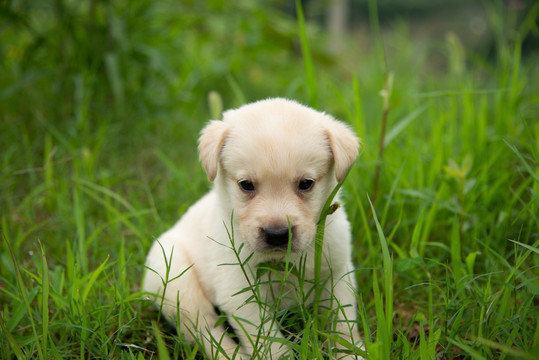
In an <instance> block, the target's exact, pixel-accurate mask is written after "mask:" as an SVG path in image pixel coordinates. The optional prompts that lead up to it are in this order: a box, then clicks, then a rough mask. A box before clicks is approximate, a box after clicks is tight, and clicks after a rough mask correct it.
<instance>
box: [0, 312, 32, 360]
mask: <svg viewBox="0 0 539 360" xmlns="http://www.w3.org/2000/svg"><path fill="white" fill-rule="evenodd" d="M0 329H2V334H3V335H4V336H5V337H6V340H7V342H8V344H9V345H10V346H11V349H12V350H13V352H14V353H15V356H16V357H17V359H26V356H25V355H24V353H23V352H22V349H21V347H20V346H19V343H18V342H17V340H16V339H15V338H14V337H13V335H12V334H11V332H10V331H9V329H8V328H7V327H6V323H5V320H4V313H3V312H2V311H0ZM6 352H7V350H6Z"/></svg>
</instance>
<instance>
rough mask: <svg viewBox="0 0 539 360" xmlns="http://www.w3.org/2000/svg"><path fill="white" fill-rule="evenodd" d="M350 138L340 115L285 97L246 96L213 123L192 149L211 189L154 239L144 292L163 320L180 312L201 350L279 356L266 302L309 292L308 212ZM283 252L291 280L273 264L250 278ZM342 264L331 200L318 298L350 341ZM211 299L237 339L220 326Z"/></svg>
mask: <svg viewBox="0 0 539 360" xmlns="http://www.w3.org/2000/svg"><path fill="white" fill-rule="evenodd" d="M358 148H359V140H358V138H357V137H356V136H355V135H354V133H353V132H352V131H351V130H350V129H349V128H348V127H347V126H346V125H344V124H343V123H341V122H338V121H336V120H335V119H333V118H332V117H331V116H329V115H326V114H324V113H321V112H318V111H315V110H313V109H310V108H308V107H305V106H303V105H300V104H298V103H296V102H293V101H290V100H285V99H278V98H277V99H269V100H264V101H259V102H255V103H252V104H248V105H245V106H242V107H240V108H238V109H235V110H229V111H226V112H225V113H224V114H223V120H222V121H211V122H210V123H209V124H208V125H207V126H206V127H205V128H204V130H203V131H202V133H201V136H200V139H199V152H200V160H201V162H202V165H203V167H204V169H205V170H206V173H207V175H208V178H209V180H210V181H213V182H214V186H213V189H212V190H211V191H210V192H209V193H208V194H207V195H206V196H204V197H203V198H202V199H200V200H199V201H198V202H197V203H196V204H195V205H193V206H192V207H191V208H190V209H189V210H188V211H187V212H186V213H185V215H184V216H183V217H182V218H181V220H180V221H179V222H178V223H177V224H176V225H174V227H173V228H172V229H170V230H168V231H167V232H166V233H164V234H163V235H162V236H161V237H160V238H159V239H158V240H157V241H156V242H155V243H154V244H153V246H152V248H151V250H150V253H149V254H148V258H147V260H146V266H147V268H148V270H147V271H146V274H145V280H144V291H146V292H148V293H151V294H155V295H156V298H155V302H156V304H158V305H159V306H160V305H161V303H162V311H163V313H164V314H165V315H166V317H167V319H168V320H169V321H171V322H172V323H176V321H177V320H179V323H180V331H181V332H182V333H183V334H184V335H185V336H186V337H187V338H188V339H191V340H193V339H194V338H195V337H196V338H197V339H198V340H199V341H201V342H202V343H203V346H204V350H205V352H206V355H207V356H211V357H214V356H215V355H217V356H219V357H220V358H226V356H228V357H229V358H234V357H236V358H239V357H242V358H250V357H251V356H252V355H253V353H256V354H263V355H262V357H263V358H268V359H270V358H273V359H277V358H278V357H279V356H281V355H286V354H287V353H288V350H287V349H288V347H287V345H286V343H285V338H284V337H283V335H282V333H281V331H280V329H279V326H278V323H276V321H277V320H276V319H275V311H276V310H277V308H285V307H289V306H291V305H294V304H297V303H298V302H307V301H312V300H313V296H314V295H313V294H314V291H310V290H311V289H310V288H311V287H312V286H313V282H312V279H313V278H314V276H315V274H314V255H315V254H314V248H315V246H314V245H315V244H314V239H315V233H316V225H317V221H318V219H319V216H320V212H321V210H322V207H323V206H324V203H325V202H326V199H327V198H328V197H329V195H330V193H331V192H332V190H333V189H334V187H335V186H336V184H337V183H338V182H341V181H342V180H343V179H344V177H345V175H346V173H347V172H348V169H349V168H350V166H351V164H352V163H353V162H354V160H355V159H356V157H357V155H358ZM289 229H290V232H291V233H289ZM287 252H288V255H287ZM287 256H288V258H289V262H290V263H291V264H294V265H295V266H296V267H297V268H301V269H302V270H301V272H302V278H303V280H304V281H302V282H301V284H302V285H301V287H300V285H299V284H298V279H297V278H295V277H294V276H293V275H290V276H289V277H288V278H287V280H286V281H284V282H278V281H274V282H271V281H268V280H269V277H270V275H268V274H270V273H271V271H270V272H266V273H265V274H264V275H262V276H257V271H256V268H257V265H259V264H261V263H267V262H272V261H285V259H286V258H287ZM240 261H241V263H242V264H243V266H240V265H239V262H240ZM352 271H353V266H352V262H351V249H350V224H349V223H348V220H347V218H346V214H345V211H344V209H343V208H342V207H341V208H340V209H338V210H337V211H336V212H335V213H333V214H332V215H330V216H329V217H328V218H327V225H326V229H325V236H324V242H323V258H322V271H321V274H322V280H323V281H324V283H325V284H326V288H329V287H332V288H330V289H327V293H326V294H325V295H323V298H324V299H328V298H329V297H328V296H327V295H328V294H331V293H332V294H333V296H334V298H333V299H334V302H333V305H329V304H330V303H329V301H327V304H328V306H333V307H334V308H337V305H335V304H338V305H339V306H340V309H341V310H340V312H339V315H338V318H339V321H337V323H336V325H335V330H336V331H337V332H338V333H340V334H341V336H342V337H343V338H345V339H346V340H348V341H350V342H352V343H356V344H360V341H361V340H360V337H359V333H358V330H357V328H358V325H357V324H356V314H357V310H356V306H357V303H356V297H355V280H354V275H353V273H352ZM282 276H285V275H282ZM330 277H331V279H329V278H330ZM276 278H278V276H276V275H275V273H273V275H272V279H276ZM328 280H329V281H328ZM261 304H266V305H261ZM216 308H218V309H219V310H220V311H221V312H223V313H224V314H226V315H227V317H228V318H227V319H228V322H229V324H230V325H231V326H232V327H233V329H234V332H235V333H236V335H237V337H238V339H239V343H240V345H237V344H236V342H235V341H234V340H232V339H231V338H230V337H228V336H226V335H225V333H226V329H225V326H224V325H223V324H222V322H218V314H217V312H216ZM178 310H179V312H178ZM218 344H219V345H218ZM225 354H226V356H225ZM342 356H343V357H346V356H345V355H344V354H343V355H342ZM349 358H355V357H351V356H350V357H349Z"/></svg>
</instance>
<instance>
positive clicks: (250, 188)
mask: <svg viewBox="0 0 539 360" xmlns="http://www.w3.org/2000/svg"><path fill="white" fill-rule="evenodd" d="M358 150H359V140H358V138H357V137H356V136H355V134H354V133H353V132H352V131H351V130H350V129H349V128H348V127H347V126H346V125H344V124H343V123H341V122H338V121H336V120H335V119H333V118H332V117H331V116H329V115H326V114H324V113H321V112H318V111H315V110H313V109H310V108H308V107H305V106H303V105H300V104H298V103H296V102H293V101H290V100H285V99H269V100H264V101H259V102H256V103H252V104H249V105H245V106H242V107H240V108H239V109H236V110H229V111H226V112H225V113H224V114H223V120H222V121H211V122H210V123H209V124H208V125H207V126H206V127H205V128H204V129H203V131H202V134H201V136H200V139H199V152H200V159H201V162H202V165H203V167H204V169H205V170H206V173H207V175H208V178H209V180H210V181H214V180H215V183H216V184H215V186H216V190H217V191H218V193H219V196H220V197H221V199H220V200H221V204H222V206H223V207H229V208H230V209H233V210H234V222H235V229H236V233H235V237H236V239H238V235H239V238H240V241H243V242H244V243H245V245H246V246H247V247H248V248H249V249H251V250H252V251H256V252H262V253H268V254H272V253H273V254H275V253H282V252H283V251H286V249H287V246H288V241H289V238H291V239H292V242H291V244H290V245H291V249H292V251H301V250H303V249H305V248H306V247H307V246H308V245H309V244H311V242H312V240H313V239H314V237H315V234H316V223H317V221H318V217H319V215H320V212H321V210H322V207H323V205H324V203H325V201H326V199H327V198H328V196H329V194H330V193H331V191H332V190H333V188H334V186H335V185H336V184H337V182H341V181H342V180H343V179H344V177H345V176H346V173H347V172H348V169H349V168H350V166H351V165H352V163H353V161H354V160H355V158H356V157H357V155H358ZM289 229H291V230H292V234H289ZM290 235H291V236H290Z"/></svg>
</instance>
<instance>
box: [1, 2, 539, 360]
mask: <svg viewBox="0 0 539 360" xmlns="http://www.w3.org/2000/svg"><path fill="white" fill-rule="evenodd" d="M180 3H181V4H180ZM484 5H485V7H486V8H487V10H488V14H489V17H488V20H489V23H488V32H489V34H491V35H492V39H493V47H492V50H491V51H490V52H489V53H486V52H474V51H472V50H470V49H468V48H466V47H465V46H464V45H463V44H462V42H461V40H459V38H458V37H457V36H455V35H448V36H447V37H446V38H445V39H443V38H437V39H429V40H425V41H422V42H419V43H418V42H417V41H413V40H412V36H411V35H410V33H411V32H410V30H409V27H408V25H407V24H406V23H404V22H401V23H399V24H397V25H396V26H395V28H394V30H393V31H383V33H379V32H378V31H377V30H376V29H379V28H380V26H382V27H383V25H380V24H379V23H378V21H377V19H375V18H372V19H371V23H372V28H373V29H375V31H374V34H372V36H371V38H372V39H374V40H373V41H374V43H373V44H372V46H371V49H372V50H371V51H367V50H368V49H365V48H358V47H357V46H356V45H355V44H354V42H353V40H352V39H351V38H350V39H344V41H345V42H346V46H345V48H346V52H342V53H338V54H335V53H331V52H329V51H327V50H326V49H327V46H326V45H327V39H326V37H325V35H324V33H323V31H322V29H320V28H319V27H318V26H317V25H316V24H314V23H313V22H312V21H311V20H310V19H309V18H308V17H306V18H305V21H302V20H301V18H300V21H299V22H296V20H295V19H293V18H292V17H290V16H288V15H285V14H282V13H280V12H279V11H277V10H275V9H273V8H271V7H266V6H264V5H261V4H259V3H257V2H254V1H241V2H233V4H232V2H231V3H221V2H220V1H207V2H177V1H169V0H164V1H160V2H155V1H151V0H140V1H136V2H129V6H128V5H127V4H124V3H123V2H90V1H79V2H74V1H67V0H65V1H44V2H33V1H18V2H6V1H4V2H0V18H1V19H2V27H1V29H2V30H1V32H0V54H1V62H0V74H1V75H0V114H1V117H2V118H1V121H0V144H1V145H0V161H1V172H0V179H1V180H0V181H1V183H0V209H1V211H0V220H1V225H0V226H1V232H2V234H1V236H2V239H1V240H0V332H1V336H0V357H1V358H2V359H11V358H39V359H49V358H82V357H85V358H136V359H142V358H148V359H149V358H162V359H167V358H184V359H192V358H196V357H197V356H199V355H197V347H196V345H195V346H192V345H189V344H187V343H186V342H185V341H183V340H182V338H181V337H180V336H177V335H175V334H174V332H173V331H171V329H170V328H167V325H166V324H165V323H163V322H158V321H157V320H158V315H157V313H156V312H155V311H153V310H152V309H151V308H150V307H149V306H148V304H147V303H145V302H144V301H142V294H141V293H140V282H141V279H142V273H143V270H144V269H143V263H144V259H145V255H146V252H147V251H148V249H149V247H150V244H151V243H152V241H153V240H154V239H155V238H156V237H157V236H159V234H160V233H162V232H163V231H164V230H166V229H167V228H168V227H170V226H171V225H172V224H173V223H174V222H175V221H176V220H177V219H178V218H179V216H180V215H181V214H182V213H183V212H184V211H185V210H186V208H187V207H188V206H189V205H190V204H192V203H193V202H194V201H195V200H196V199H197V198H198V197H200V196H201V195H202V194H203V193H204V192H205V191H206V189H207V188H208V186H209V185H208V183H207V180H206V176H205V174H204V172H203V171H202V169H201V167H200V165H199V164H198V161H197V154H196V139H197V137H198V131H199V130H200V129H201V128H202V127H203V126H204V124H205V122H206V121H207V120H208V119H210V118H212V117H216V116H217V114H219V113H220V112H221V106H222V108H225V109H226V108H231V107H236V106H238V105H241V104H242V103H243V102H245V101H253V100H257V99H260V98H265V97H270V96H285V97H291V98H294V99H297V100H299V101H301V102H303V103H305V104H307V105H311V106H316V107H317V108H318V109H321V110H324V111H327V112H328V113H331V114H334V115H335V116H336V117H338V118H340V119H342V120H344V121H347V122H348V123H350V124H351V125H352V126H353V127H354V128H355V129H356V131H357V132H358V134H359V135H360V136H361V137H362V140H363V145H364V151H363V153H362V155H361V157H360V159H359V161H358V162H357V163H356V164H355V166H354V168H353V169H352V170H351V171H350V173H349V175H348V177H347V180H346V182H345V184H344V186H343V188H344V190H345V194H344V195H345V196H344V197H345V200H346V208H347V210H348V213H349V218H350V220H351V222H352V227H353V246H354V261H355V263H356V265H357V272H356V275H357V279H358V284H359V291H358V302H359V310H360V319H358V321H359V324H360V327H361V328H362V329H364V333H365V336H366V343H367V349H368V353H369V358H370V359H399V358H401V359H433V358H435V356H438V357H440V358H470V359H493V358H497V359H513V358H520V359H535V358H537V356H538V355H539V325H538V322H537V319H538V318H539V308H538V304H537V296H538V295H539V280H538V274H539V271H538V265H539V256H538V251H539V195H538V194H539V166H538V162H539V122H538V121H537V120H538V116H539V105H538V104H539V96H538V93H539V91H538V90H539V88H538V86H537V84H538V83H539V72H538V68H537V66H536V64H537V59H538V56H539V54H538V52H537V49H534V48H533V47H532V48H531V49H530V47H529V46H526V45H525V44H526V42H525V40H526V41H529V39H530V38H531V39H535V42H536V41H537V35H536V26H535V24H536V22H537V19H538V13H539V6H538V5H537V4H535V5H533V4H531V3H530V4H529V6H528V9H527V10H526V11H521V12H520V13H511V12H509V13H508V12H507V11H506V10H505V9H503V8H502V2H501V1H499V2H495V3H494V5H490V4H487V3H485V4H484ZM369 6H370V11H369V12H370V14H371V15H372V16H373V17H375V16H377V15H376V14H378V11H377V9H376V7H375V6H376V3H375V2H374V1H370V2H369ZM504 14H505V15H504ZM507 14H508V15H507ZM307 42H308V43H307ZM433 56H435V57H436V59H437V62H436V63H434V62H430V61H429V59H430V58H431V57H433ZM382 89H384V90H385V91H384V93H383V96H380V91H381V90H382ZM210 93H211V94H212V95H211V96H210ZM216 94H217V95H216ZM209 96H210V98H211V99H212V100H211V101H210V103H211V104H212V105H211V106H210V105H209V104H208V97H209ZM219 101H221V102H222V105H221V104H220V103H219ZM383 128H385V131H382V129H383ZM377 173H378V174H379V175H376V174H377ZM295 310H297V311H295V312H291V313H286V314H285V318H287V319H288V320H287V319H285V320H283V321H285V322H286V321H289V322H290V323H292V324H294V323H298V324H300V325H301V326H296V329H295V331H296V332H297V333H298V334H299V335H302V337H300V338H299V339H297V342H296V344H295V345H294V349H295V351H296V352H297V354H298V358H302V359H308V358H320V357H321V356H322V354H325V353H326V352H327V351H328V350H327V348H324V341H325V340H326V339H327V337H328V336H329V338H330V339H332V340H334V339H333V338H331V335H328V334H326V333H325V331H324V328H323V327H321V325H320V324H319V322H318V320H316V317H314V318H313V316H312V314H310V313H309V312H308V311H305V309H302V308H301V307H300V308H299V309H295ZM310 339H316V341H312V342H311V341H310Z"/></svg>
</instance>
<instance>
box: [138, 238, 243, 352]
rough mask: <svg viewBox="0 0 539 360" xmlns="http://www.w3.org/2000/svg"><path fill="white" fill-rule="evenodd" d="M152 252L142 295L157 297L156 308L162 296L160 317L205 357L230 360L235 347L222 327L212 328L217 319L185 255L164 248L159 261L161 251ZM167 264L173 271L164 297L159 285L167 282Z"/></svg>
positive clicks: (194, 270) (181, 252) (158, 248)
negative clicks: (176, 326) (198, 345)
mask: <svg viewBox="0 0 539 360" xmlns="http://www.w3.org/2000/svg"><path fill="white" fill-rule="evenodd" d="M155 248H156V249H157V250H155V249H152V251H153V250H155V251H153V256H150V257H149V261H148V265H147V266H148V267H149V268H151V269H153V271H147V273H146V279H145V285H144V289H145V291H147V292H149V293H153V294H156V296H157V298H156V299H155V303H156V305H157V306H160V304H161V303H160V302H161V300H160V295H162V296H163V300H162V301H163V304H162V312H163V314H164V315H165V317H166V319H167V320H168V321H169V322H170V323H172V324H177V323H179V325H180V326H179V331H180V332H181V333H182V334H183V335H184V336H185V338H186V339H187V340H188V341H194V340H198V341H200V342H201V344H202V346H203V348H204V351H205V352H206V354H207V355H208V356H210V357H212V358H213V357H214V356H213V355H214V354H216V353H217V352H219V356H218V357H219V358H222V359H225V358H226V357H225V356H224V354H223V353H225V354H227V355H228V357H229V358H232V357H233V354H234V351H235V349H236V347H237V344H236V343H235V342H234V341H233V340H232V339H231V338H230V337H228V336H226V329H225V328H224V326H223V325H219V326H215V325H216V323H217V322H218V319H219V316H218V314H217V313H216V312H215V310H214V306H213V303H212V302H211V301H210V299H208V297H207V295H206V293H205V292H204V289H203V288H202V286H201V284H200V281H199V277H198V275H197V273H196V269H195V268H194V267H192V266H191V264H192V261H191V260H190V259H189V256H188V255H187V253H186V252H185V251H182V250H183V249H181V248H177V249H178V250H177V251H172V248H171V247H168V248H167V247H165V251H166V259H165V261H161V258H162V257H163V255H162V251H161V247H155ZM167 261H168V262H169V263H170V265H169V266H170V268H171V269H172V270H171V272H170V274H169V278H170V279H173V280H171V281H168V282H167V284H166V290H165V292H164V294H163V284H162V281H163V279H166V273H167V269H166V266H165V265H164V264H166V263H167ZM186 269H187V270H186ZM180 274H181V275H180Z"/></svg>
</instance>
